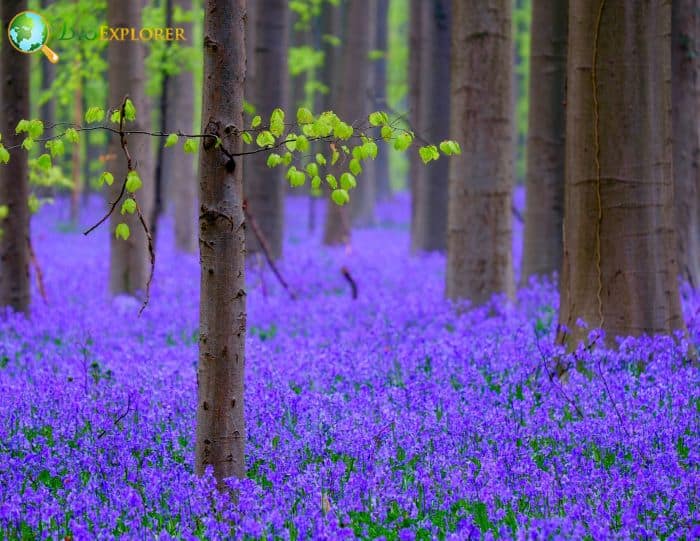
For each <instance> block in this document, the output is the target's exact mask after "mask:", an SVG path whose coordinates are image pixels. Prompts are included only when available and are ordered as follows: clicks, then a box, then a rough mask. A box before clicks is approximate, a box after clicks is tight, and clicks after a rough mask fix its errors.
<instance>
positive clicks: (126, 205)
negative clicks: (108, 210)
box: [121, 197, 136, 215]
mask: <svg viewBox="0 0 700 541" xmlns="http://www.w3.org/2000/svg"><path fill="white" fill-rule="evenodd" d="M127 212H128V213H129V214H133V213H134V212H136V201H134V200H133V199H132V198H131V197H127V198H126V199H124V202H123V203H122V210H121V213H122V215H123V214H125V213H127Z"/></svg>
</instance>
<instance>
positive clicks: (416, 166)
mask: <svg viewBox="0 0 700 541" xmlns="http://www.w3.org/2000/svg"><path fill="white" fill-rule="evenodd" d="M427 6H428V4H427V2H424V1H423V0H411V11H410V15H409V21H410V22H409V36H408V39H409V42H408V45H409V47H408V55H409V56H408V118H409V121H410V124H411V127H412V128H413V130H415V131H417V132H420V131H421V125H420V121H421V112H420V106H421V95H420V92H421V57H422V46H423V21H424V20H425V19H426V18H427V10H426V8H427ZM408 159H409V162H408V167H409V169H408V182H409V188H410V191H411V245H412V246H414V240H413V239H416V238H417V230H416V228H417V226H418V221H417V220H418V216H417V214H418V198H419V196H420V194H419V193H418V185H419V184H420V176H421V175H422V174H423V173H425V168H424V167H423V164H422V163H421V160H420V157H419V156H418V153H417V152H411V153H410V154H409V158H408Z"/></svg>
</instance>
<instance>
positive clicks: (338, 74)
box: [323, 3, 359, 246]
mask: <svg viewBox="0 0 700 541" xmlns="http://www.w3.org/2000/svg"><path fill="white" fill-rule="evenodd" d="M324 9H326V10H329V12H327V16H328V19H327V21H326V22H327V25H328V27H327V28H326V30H325V32H326V33H328V34H330V35H333V36H336V37H338V38H340V40H341V42H342V44H341V45H339V46H337V47H333V46H331V44H328V45H327V47H326V49H325V51H326V62H324V67H323V81H324V83H326V84H327V85H328V93H327V94H326V99H325V101H324V103H325V105H324V110H326V111H330V110H335V111H336V112H338V110H337V106H338V102H339V99H340V89H341V88H342V85H343V84H344V83H345V78H344V77H343V74H344V71H343V69H342V65H343V64H342V62H343V51H344V47H345V37H346V36H345V32H346V30H345V26H346V25H345V22H346V20H347V18H346V16H345V15H346V10H347V4H343V3H341V4H340V5H338V6H333V5H332V4H326V6H325V7H324ZM358 184H359V182H358ZM326 205H327V212H326V221H325V224H324V231H323V243H324V244H325V245H327V246H333V245H339V244H345V243H347V242H349V241H350V216H349V212H348V207H347V206H344V207H339V206H338V205H336V204H335V203H333V201H331V200H330V198H328V202H327V203H326Z"/></svg>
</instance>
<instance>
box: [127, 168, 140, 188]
mask: <svg viewBox="0 0 700 541" xmlns="http://www.w3.org/2000/svg"><path fill="white" fill-rule="evenodd" d="M142 187H143V182H142V181H141V177H140V176H139V174H138V173H137V172H136V171H133V170H132V171H129V172H128V173H127V175H126V191H127V192H130V193H136V192H137V191H139V190H140V189H141V188H142Z"/></svg>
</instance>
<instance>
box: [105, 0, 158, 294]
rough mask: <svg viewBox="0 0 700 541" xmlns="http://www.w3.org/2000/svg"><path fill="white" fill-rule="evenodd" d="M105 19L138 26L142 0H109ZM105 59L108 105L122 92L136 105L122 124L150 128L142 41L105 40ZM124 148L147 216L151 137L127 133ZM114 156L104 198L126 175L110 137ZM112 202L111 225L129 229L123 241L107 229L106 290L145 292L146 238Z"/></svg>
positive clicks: (135, 218)
mask: <svg viewBox="0 0 700 541" xmlns="http://www.w3.org/2000/svg"><path fill="white" fill-rule="evenodd" d="M107 21H108V24H109V26H111V27H112V28H135V27H136V28H138V27H140V25H141V2H140V1H139V0H129V1H126V2H125V1H124V0H109V2H108V4H107ZM107 59H108V64H109V74H108V77H109V106H110V107H111V108H116V107H119V106H120V105H121V103H122V101H123V100H124V96H126V95H127V94H128V95H129V97H130V98H131V101H132V102H133V103H134V106H135V107H136V122H128V123H127V124H126V126H127V128H128V129H129V130H146V131H150V128H151V122H150V106H149V101H148V99H147V98H146V94H145V90H144V84H145V76H144V59H145V46H144V45H143V44H142V42H139V41H120V42H116V41H110V42H109V45H108V51H107ZM128 146H129V152H130V154H131V156H132V158H133V160H134V164H135V167H136V170H137V171H138V173H139V176H140V177H141V180H142V182H143V188H142V189H141V190H139V192H138V193H137V194H136V195H137V201H138V204H139V207H140V208H141V212H142V214H143V216H144V218H145V219H146V220H148V218H149V217H150V215H151V206H152V205H153V156H152V153H151V138H150V136H148V135H131V136H129V137H128ZM109 148H110V150H109V153H110V154H114V155H115V156H117V159H116V160H115V162H114V163H115V166H114V168H115V170H114V171H113V173H114V179H115V181H114V184H113V185H112V187H111V189H110V190H108V191H109V195H108V197H109V199H110V200H113V199H114V198H116V197H117V196H118V195H119V191H120V189H121V185H122V181H123V179H124V178H125V177H126V172H127V171H126V165H125V163H124V159H123V151H122V149H121V146H120V144H119V138H118V137H116V136H113V137H112V138H111V140H110V146H109ZM119 208H120V206H119V205H118V206H117V211H115V212H114V213H113V214H112V216H111V218H110V228H111V231H114V229H115V227H116V225H117V224H118V223H119V222H125V223H126V224H127V225H128V226H129V229H130V230H131V236H130V237H129V240H128V241H124V240H121V239H117V238H115V236H114V234H110V280H109V281H110V290H111V292H112V294H114V295H118V294H131V295H133V294H135V293H137V292H138V291H144V290H145V289H146V284H147V281H148V276H149V273H150V262H149V255H148V241H147V239H146V234H145V232H144V231H143V227H142V226H141V224H140V222H139V219H138V216H137V215H136V214H131V215H129V214H125V215H123V216H122V215H121V213H120V212H118V210H119Z"/></svg>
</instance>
